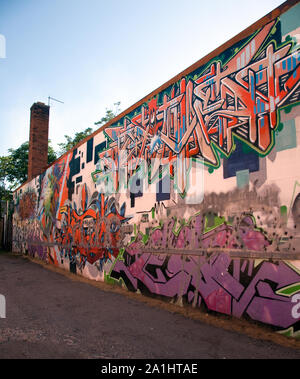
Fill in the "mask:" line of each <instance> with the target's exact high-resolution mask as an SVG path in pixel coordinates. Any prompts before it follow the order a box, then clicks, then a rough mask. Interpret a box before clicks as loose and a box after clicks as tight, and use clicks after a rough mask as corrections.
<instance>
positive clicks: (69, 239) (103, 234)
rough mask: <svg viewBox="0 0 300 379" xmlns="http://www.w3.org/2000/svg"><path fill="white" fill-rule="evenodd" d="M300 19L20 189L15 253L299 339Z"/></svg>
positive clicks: (288, 10)
mask: <svg viewBox="0 0 300 379" xmlns="http://www.w3.org/2000/svg"><path fill="white" fill-rule="evenodd" d="M299 16H300V4H299V2H297V1H289V2H287V3H285V4H284V5H283V6H281V7H280V8H277V9H276V10H274V11H273V12H272V13H271V14H269V15H268V16H266V17H265V18H263V19H261V20H259V21H258V22H257V23H256V24H254V25H252V26H251V27H250V28H248V29H247V30H246V31H244V32H242V33H241V34H240V35H238V36H237V37H235V38H234V39H232V40H231V41H229V42H228V43H226V44H225V45H223V46H221V47H220V48H219V49H217V50H216V51H215V52H213V53H211V54H209V55H208V56H207V57H205V58H204V59H202V60H200V61H199V62H197V63H196V64H194V65H193V66H191V67H190V68H188V69H187V70H185V71H184V72H183V73H181V74H179V75H178V76H177V77H176V78H174V79H172V80H171V81H170V82H168V83H166V84H165V85H163V86H162V87H160V88H159V89H158V90H156V91H154V92H153V93H152V94H150V95H149V96H147V97H145V98H144V99H143V100H141V101H140V102H139V103H137V104H136V105H134V106H132V107H131V108H130V109H128V110H127V111H125V112H123V113H122V114H121V115H120V116H118V117H117V118H116V119H114V120H113V121H112V122H110V123H109V124H108V125H106V127H105V128H102V129H100V130H98V131H97V132H96V133H94V134H93V135H92V136H91V137H90V138H88V139H86V140H85V141H83V143H81V144H79V145H78V146H77V147H76V148H74V149H73V150H71V151H70V152H68V153H67V154H65V155H64V156H62V157H61V158H60V159H59V160H58V161H56V162H55V163H54V164H53V165H51V166H50V167H49V168H48V169H47V170H46V171H45V172H44V173H43V174H42V175H40V176H38V177H36V178H34V179H33V180H31V181H30V182H27V183H25V184H24V185H23V186H21V187H20V188H19V189H18V190H17V191H16V192H15V194H14V202H15V213H14V238H13V247H14V250H15V251H21V252H23V253H25V254H30V255H31V256H35V257H39V258H40V259H43V260H45V261H47V262H49V263H50V264H54V265H57V266H61V267H64V268H65V269H66V270H70V271H71V272H74V273H76V274H79V275H83V276H85V277H88V278H90V279H94V280H98V281H107V282H111V283H112V282H117V283H119V284H120V285H122V286H124V287H126V288H128V289H129V290H131V291H140V292H142V293H143V294H145V295H159V296H160V297H163V298H165V299H166V301H173V302H174V301H175V302H179V303H181V304H184V305H186V304H190V305H192V306H194V307H199V310H200V311H201V310H202V309H205V310H213V311H216V312H221V313H225V314H228V315H233V316H235V317H246V318H250V319H252V320H256V321H258V322H262V323H264V324H268V325H271V326H273V327H274V329H275V330H276V331H278V332H280V333H284V334H287V335H290V336H294V337H300V330H299V329H300V322H299V320H300V248H299V238H300V172H299V161H300V103H299V100H300V87H299V78H300V65H299V63H300V51H299V43H300V25H299V20H300V17H299ZM201 38H202V37H201V36H199V43H201ZM141 80H142V79H141Z"/></svg>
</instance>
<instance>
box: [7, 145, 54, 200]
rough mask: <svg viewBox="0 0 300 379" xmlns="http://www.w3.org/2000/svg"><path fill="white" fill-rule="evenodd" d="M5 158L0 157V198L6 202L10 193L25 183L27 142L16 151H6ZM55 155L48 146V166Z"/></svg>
mask: <svg viewBox="0 0 300 379" xmlns="http://www.w3.org/2000/svg"><path fill="white" fill-rule="evenodd" d="M8 152H9V154H8V155H7V156H1V157H0V198H1V199H3V200H8V199H9V198H10V197H11V192H12V191H13V190H14V189H15V188H16V187H18V186H19V185H20V184H22V183H24V182H26V180H27V172H28V152H29V142H28V141H26V142H24V143H22V145H21V146H19V147H18V148H17V149H12V148H10V149H8ZM56 159H57V155H56V153H55V151H54V149H53V147H52V146H51V141H49V144H48V164H50V163H52V162H54V161H55V160H56Z"/></svg>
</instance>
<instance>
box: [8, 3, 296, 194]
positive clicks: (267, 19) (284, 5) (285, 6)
mask: <svg viewBox="0 0 300 379" xmlns="http://www.w3.org/2000/svg"><path fill="white" fill-rule="evenodd" d="M299 2H300V0H287V1H285V2H284V3H282V4H281V5H279V6H278V7H277V8H275V9H274V10H272V11H271V12H269V13H268V14H266V15H265V16H263V17H262V18H260V19H259V20H257V21H256V22H254V23H253V24H251V25H250V26H248V27H247V28H246V29H244V30H243V31H241V32H240V33H238V34H237V35H235V36H234V37H232V38H231V39H229V40H228V41H226V42H225V43H223V44H222V45H220V46H219V47H217V48H216V49H215V50H213V51H212V52H210V53H209V54H207V55H205V56H204V57H202V58H200V59H199V60H198V61H196V62H195V63H193V64H192V65H191V66H189V67H188V68H186V69H185V70H183V71H181V72H180V73H179V74H177V75H176V76H174V77H173V78H171V79H170V80H168V81H167V82H165V83H164V84H162V85H161V86H160V87H158V88H157V89H155V90H154V91H152V92H150V93H149V94H148V95H146V96H145V97H143V98H142V99H141V100H139V101H137V102H136V103H135V104H133V105H132V106H130V107H129V108H127V109H126V110H124V111H123V112H121V113H120V114H119V115H117V116H116V117H114V118H113V119H112V120H110V121H109V122H107V123H106V124H105V125H102V126H101V127H100V128H98V129H97V130H95V131H94V132H93V133H92V134H91V135H89V136H88V137H86V138H84V139H83V140H81V141H80V142H78V143H77V145H75V146H74V147H73V148H72V149H70V150H68V151H67V152H66V153H64V154H63V155H61V156H60V157H59V158H57V159H56V160H55V161H54V162H52V163H51V164H49V165H48V166H47V167H46V168H45V170H44V171H43V172H45V171H46V170H47V169H48V168H49V167H51V166H52V165H54V164H55V163H57V162H58V161H59V160H60V159H62V158H63V157H65V156H66V155H67V154H70V153H71V152H72V151H73V150H75V149H77V148H78V147H79V146H81V145H83V144H84V143H86V142H87V141H88V140H90V139H91V138H93V137H94V136H95V135H97V134H99V133H100V132H102V131H104V130H105V129H106V128H108V127H109V126H111V125H113V124H115V123H116V122H118V121H119V120H120V119H122V118H123V117H125V116H126V115H127V114H129V113H131V112H132V111H133V110H134V109H135V108H138V107H139V106H141V105H142V104H144V103H145V102H147V101H148V100H150V99H151V98H153V97H154V96H155V95H157V94H159V93H160V92H162V91H164V90H165V89H166V88H168V87H169V86H171V85H172V84H174V83H176V82H177V81H178V80H180V79H181V78H182V77H183V76H186V75H189V74H190V73H191V72H193V71H194V70H196V69H197V68H199V67H201V66H203V65H205V64H206V63H208V62H209V61H210V60H212V59H213V58H215V57H217V56H218V55H219V54H220V53H221V52H223V51H224V50H226V49H228V48H229V47H230V46H231V45H234V44H235V43H237V42H238V41H240V40H242V39H243V38H247V37H248V36H250V35H251V34H252V33H254V32H255V31H256V30H257V29H259V28H261V27H262V26H263V25H265V24H267V23H269V22H271V21H273V20H274V19H276V18H277V17H279V16H280V15H282V14H283V13H285V12H286V11H288V10H289V9H290V8H292V7H293V6H295V5H296V4H298V3H299ZM40 174H42V173H40ZM40 174H39V175H40ZM39 175H37V176H35V177H34V178H31V179H30V180H27V181H26V182H24V183H22V184H21V185H20V186H19V187H17V188H16V189H15V190H14V191H13V193H15V192H16V191H18V190H20V189H21V188H22V187H23V186H25V185H26V184H27V183H29V182H31V181H32V180H33V179H35V178H36V177H38V176H39Z"/></svg>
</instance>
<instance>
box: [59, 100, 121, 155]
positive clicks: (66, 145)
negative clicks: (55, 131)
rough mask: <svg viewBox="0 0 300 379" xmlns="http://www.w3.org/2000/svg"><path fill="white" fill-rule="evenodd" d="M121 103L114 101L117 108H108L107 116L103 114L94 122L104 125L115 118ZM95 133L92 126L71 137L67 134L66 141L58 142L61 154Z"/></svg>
mask: <svg viewBox="0 0 300 379" xmlns="http://www.w3.org/2000/svg"><path fill="white" fill-rule="evenodd" d="M120 104H121V102H120V101H118V102H117V103H114V107H115V109H107V108H106V113H105V116H103V117H102V118H101V119H100V120H99V121H97V122H95V123H94V124H95V125H97V126H102V125H104V124H106V123H107V122H108V121H110V120H112V119H113V118H115V117H116V116H117V115H118V114H119V112H120ZM92 133H93V129H92V128H87V129H85V130H84V131H82V132H77V133H75V135H74V137H71V136H69V135H67V134H65V136H64V137H65V141H64V142H61V143H59V144H58V146H59V154H60V155H62V154H64V153H66V152H67V151H69V150H70V149H72V148H73V147H74V146H76V145H77V144H78V143H79V142H80V141H82V140H83V139H84V138H86V137H88V136H89V135H91V134H92Z"/></svg>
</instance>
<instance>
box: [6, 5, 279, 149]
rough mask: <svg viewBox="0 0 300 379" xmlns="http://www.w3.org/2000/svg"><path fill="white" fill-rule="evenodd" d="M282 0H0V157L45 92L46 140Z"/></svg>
mask: <svg viewBox="0 0 300 379" xmlns="http://www.w3.org/2000/svg"><path fill="white" fill-rule="evenodd" d="M283 2H284V1H282V0H251V1H239V0H227V1H224V0H213V1H212V0H211V1H207V0H205V1H204V0H184V1H183V0H149V1H145V0H1V1H0V35H2V36H4V37H5V41H6V57H5V58H0V141H1V143H0V155H7V154H8V152H7V149H8V148H10V147H12V148H17V147H18V146H20V144H21V143H23V142H25V141H26V140H28V138H29V120H30V107H31V105H32V104H33V103H34V102H36V101H42V102H44V103H47V102H48V96H51V97H54V98H56V99H58V100H61V101H63V102H64V104H61V103H57V102H51V108H50V125H49V138H50V139H51V140H52V145H53V146H54V148H55V149H57V143H59V142H62V141H63V140H64V134H69V135H74V133H75V132H78V131H81V130H84V129H85V128H87V127H92V128H94V127H95V126H94V122H95V121H98V120H99V119H100V118H101V117H102V116H104V114H105V110H106V108H113V104H114V103H116V102H117V101H120V102H121V110H125V109H127V108H128V107H130V106H131V105H133V104H134V103H136V102H137V101H139V100H140V99H141V98H143V97H144V96H146V95H147V94H148V93H150V92H152V91H153V90H155V89H156V88H158V87H159V86H160V85H162V84H163V83H165V82H166V81H168V80H169V79H171V78H172V77H173V76H175V75H176V74H178V73H179V72H181V71H183V70H184V69H186V68H187V67H189V66H190V65H192V64H193V63H195V62H196V61H198V60H199V59H200V58H202V57H203V56H205V55H206V54H208V53H210V52H211V51H213V50H214V49H215V48H217V47H218V46H219V45H221V44H222V43H224V42H226V41H227V40H229V39H230V38H232V37H234V36H235V35H236V34H238V33H239V32H241V31H242V30H243V29H245V28H246V27H248V26H249V25H251V24H252V23H254V22H255V21H257V20H258V19H260V18H261V17H263V16H264V15H266V14H267V13H268V12H270V11H272V10H273V9H274V8H276V7H277V6H279V5H280V4H282V3H283Z"/></svg>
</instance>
